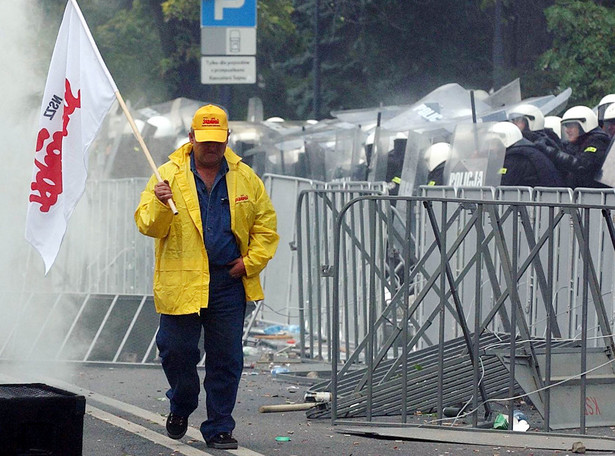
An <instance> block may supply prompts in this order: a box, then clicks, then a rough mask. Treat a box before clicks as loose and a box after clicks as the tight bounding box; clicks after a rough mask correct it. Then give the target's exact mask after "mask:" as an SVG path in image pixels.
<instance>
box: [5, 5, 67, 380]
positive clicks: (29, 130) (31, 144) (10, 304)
mask: <svg viewBox="0 0 615 456" xmlns="http://www.w3.org/2000/svg"><path fill="white" fill-rule="evenodd" d="M59 20H60V18H55V17H45V18H44V17H43V15H42V12H41V9H40V0H18V1H15V0H0V56H1V57H2V70H0V90H1V91H2V95H1V96H2V107H1V109H0V138H1V140H2V145H1V146H0V158H1V161H0V162H1V163H2V171H3V172H2V185H1V186H0V188H1V189H2V222H0V252H2V253H1V255H0V312H1V313H2V318H1V319H0V350H3V349H5V348H7V347H9V348H10V349H7V350H5V351H4V352H2V351H0V356H1V357H3V358H5V357H10V358H14V357H15V358H17V359H18V360H19V359H25V358H26V357H27V355H28V354H30V353H31V351H32V346H33V345H32V342H33V340H34V339H35V337H36V336H35V332H34V331H30V332H29V331H24V330H23V328H24V327H25V326H24V325H21V326H20V328H21V329H20V330H19V331H14V330H13V328H14V327H15V325H16V324H17V323H23V322H24V321H26V322H28V321H31V322H32V323H33V324H31V325H30V326H35V325H39V327H40V325H41V321H40V320H38V319H37V315H32V314H33V313H34V314H36V312H32V309H31V308H29V307H28V306H27V302H26V300H25V299H24V297H25V296H26V295H27V292H30V291H35V290H38V289H44V288H45V283H46V281H48V279H46V278H45V277H44V274H43V267H42V261H41V259H40V257H39V256H38V254H37V253H36V252H35V251H34V249H33V248H32V247H31V246H30V244H29V243H28V242H27V241H26V240H25V238H24V232H25V218H26V208H27V203H28V196H29V190H30V189H29V186H30V180H31V177H32V171H33V163H34V162H33V160H34V152H35V141H36V135H37V132H38V116H39V111H40V106H41V97H42V94H43V90H44V86H45V80H46V73H47V70H48V67H49V61H50V59H51V53H52V50H53V44H54V41H55V36H53V37H52V38H51V42H49V38H48V37H46V38H45V39H43V38H42V36H41V35H42V34H43V31H44V30H48V29H50V28H51V23H54V24H55V23H57V24H58V26H59ZM44 21H46V22H44ZM52 299H53V298H51V297H50V298H49V301H50V303H49V306H51V304H52V302H53V301H52ZM45 305H46V304H45ZM39 318H40V317H39ZM33 329H34V328H33ZM39 367H40V366H39ZM55 369H56V370H57V366H56V368H55ZM38 372H39V373H41V372H40V370H38ZM23 373H24V370H23V369H19V371H18V372H17V371H15V370H12V375H15V376H17V375H21V376H22V378H24V377H23Z"/></svg>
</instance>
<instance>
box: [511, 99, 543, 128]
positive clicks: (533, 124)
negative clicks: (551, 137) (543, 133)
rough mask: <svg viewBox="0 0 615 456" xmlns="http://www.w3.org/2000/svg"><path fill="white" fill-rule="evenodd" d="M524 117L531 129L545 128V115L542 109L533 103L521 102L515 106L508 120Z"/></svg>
mask: <svg viewBox="0 0 615 456" xmlns="http://www.w3.org/2000/svg"><path fill="white" fill-rule="evenodd" d="M520 117H522V118H524V119H525V120H526V121H527V127H528V128H529V129H530V131H537V130H542V129H543V128H545V116H544V115H543V113H542V111H541V110H540V109H538V108H537V107H536V106H534V105H531V104H521V105H519V106H517V107H515V108H514V109H513V110H512V111H511V112H510V113H509V114H508V120H511V121H512V120H515V119H518V118H520Z"/></svg>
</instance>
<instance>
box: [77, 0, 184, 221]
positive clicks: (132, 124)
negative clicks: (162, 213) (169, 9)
mask: <svg viewBox="0 0 615 456" xmlns="http://www.w3.org/2000/svg"><path fill="white" fill-rule="evenodd" d="M69 1H70V2H71V3H72V5H73V7H74V8H75V11H76V12H77V15H78V16H79V20H80V21H81V25H82V26H83V29H84V30H85V33H86V35H87V37H88V40H89V41H90V44H91V45H92V49H94V53H95V54H96V58H97V59H98V62H99V63H100V65H101V66H102V68H103V70H104V71H105V74H106V75H107V79H108V80H109V83H110V84H111V86H112V87H113V90H114V92H115V98H117V101H118V103H119V104H120V107H121V108H122V111H124V115H125V116H126V118H127V119H128V123H129V124H130V127H131V128H132V132H133V134H134V135H135V138H137V141H138V142H139V145H140V146H141V150H142V151H143V154H144V155H145V158H146V159H147V161H148V163H149V165H150V167H151V168H152V171H153V172H154V175H155V176H156V179H158V182H163V180H162V177H161V176H160V173H159V172H158V167H157V166H156V163H154V159H153V158H152V155H151V154H150V152H149V150H148V148H147V146H146V145H145V141H143V137H142V136H141V133H140V132H139V129H138V128H137V125H136V124H135V121H134V120H133V118H132V115H131V114H130V111H128V107H127V106H126V103H124V99H123V98H122V94H121V93H120V91H119V90H118V89H117V86H116V85H115V81H114V80H113V77H111V73H109V69H108V68H107V65H105V62H104V61H103V59H102V56H101V55H100V51H99V50H98V47H97V46H96V42H95V41H94V37H93V36H92V33H91V32H90V28H89V27H88V24H87V22H86V21H85V18H84V17H83V13H82V12H81V9H80V8H79V5H78V4H77V0H69ZM167 203H168V205H169V207H170V208H171V210H172V211H173V214H175V215H177V207H176V206H175V203H174V202H173V199H172V198H170V199H169V200H168V201H167Z"/></svg>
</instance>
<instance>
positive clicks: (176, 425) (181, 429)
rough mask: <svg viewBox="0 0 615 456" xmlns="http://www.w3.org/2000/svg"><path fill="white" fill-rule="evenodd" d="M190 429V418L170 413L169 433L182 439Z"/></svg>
mask: <svg viewBox="0 0 615 456" xmlns="http://www.w3.org/2000/svg"><path fill="white" fill-rule="evenodd" d="M187 430H188V418H187V417H185V416H179V415H175V414H173V413H169V416H168V418H167V435H168V436H169V437H171V438H172V439H176V440H177V439H181V438H182V437H183V436H184V435H186V431H187Z"/></svg>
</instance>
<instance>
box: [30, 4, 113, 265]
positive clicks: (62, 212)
mask: <svg viewBox="0 0 615 456" xmlns="http://www.w3.org/2000/svg"><path fill="white" fill-rule="evenodd" d="M115 92H117V87H116V86H115V83H114V82H113V79H112V78H111V76H110V74H109V71H108V70H107V67H106V66H105V64H104V62H103V60H102V58H101V56H100V53H99V51H98V49H97V47H96V44H95V43H94V40H93V39H92V35H91V34H90V31H89V29H88V28H87V24H86V23H85V20H84V19H83V15H82V14H81V11H80V10H79V7H78V5H77V3H76V1H75V0H69V1H68V3H67V5H66V10H65V11H64V17H63V19H62V24H61V25H60V31H59V32H58V38H57V40H56V44H55V48H54V50H53V55H52V58H51V64H50V66H49V74H48V76H47V83H46V85H45V94H44V96H43V102H42V106H41V112H40V118H39V132H38V137H37V140H36V153H35V157H34V169H33V173H32V181H31V183H30V196H29V201H28V210H27V215H26V239H27V240H28V242H30V243H31V244H32V246H33V247H34V248H35V249H36V250H37V251H38V252H39V253H40V255H41V257H42V258H43V262H44V263H45V274H47V272H49V268H51V266H52V264H53V262H54V261H55V259H56V256H57V255H58V252H59V250H60V245H61V243H62V239H63V237H64V234H65V233H66V228H67V225H68V220H69V218H70V216H71V214H72V213H73V210H74V209H75V206H76V205H77V203H78V201H79V199H80V198H81V196H82V195H83V192H84V190H85V183H86V179H87V168H88V148H89V147H90V145H91V144H92V141H93V140H94V138H95V137H96V135H97V133H98V130H99V129H100V127H101V125H102V122H103V120H104V118H105V116H106V115H107V113H108V112H109V110H110V108H111V106H112V105H113V102H114V100H115V99H116V96H115Z"/></svg>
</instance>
